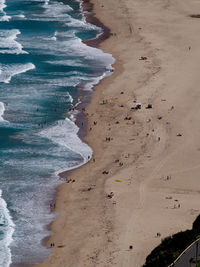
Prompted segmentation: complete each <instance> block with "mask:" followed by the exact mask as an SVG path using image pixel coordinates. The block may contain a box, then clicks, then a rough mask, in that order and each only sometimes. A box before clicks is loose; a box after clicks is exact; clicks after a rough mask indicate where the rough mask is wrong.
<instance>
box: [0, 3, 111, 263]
mask: <svg viewBox="0 0 200 267" xmlns="http://www.w3.org/2000/svg"><path fill="white" fill-rule="evenodd" d="M101 32H102V29H100V28H98V27H96V26H94V25H91V24H87V23H86V22H85V18H84V15H83V12H82V7H81V2H78V1H72V0H71V1H68V0H65V2H63V1H59V0H57V1H56V0H54V1H53V0H52V1H51V0H49V1H48V0H46V1H45V0H6V1H4V0H0V166H1V167H0V266H1V267H7V266H9V265H10V264H11V262H12V263H13V265H12V266H14V265H15V264H16V265H17V264H19V265H20V264H22V263H31V264H34V263H37V262H40V261H42V260H44V259H45V258H46V257H47V256H48V255H49V253H50V249H49V248H46V247H44V246H42V245H41V240H42V239H43V238H44V237H45V236H47V235H48V234H49V232H48V231H47V230H46V228H45V227H46V225H47V224H48V223H50V222H51V220H52V219H53V218H54V217H55V215H53V214H52V213H50V211H49V203H50V202H51V201H52V195H53V193H54V192H55V188H56V186H57V185H58V184H59V183H60V182H61V181H60V180H59V178H58V175H57V174H58V173H59V172H60V171H62V170H67V169H71V168H74V167H76V166H79V165H82V164H84V163H85V162H87V159H88V155H91V154H92V150H91V149H90V147H88V146H87V145H86V144H85V143H83V142H82V141H81V140H80V139H79V137H78V136H77V132H78V130H79V128H78V127H77V126H76V124H75V123H74V121H75V119H76V116H77V114H78V110H76V108H75V110H74V111H73V112H71V111H70V112H69V109H71V108H72V107H77V106H78V103H79V101H80V93H83V92H84V91H90V90H92V88H93V86H94V85H95V84H97V83H98V82H99V80H101V79H102V78H103V77H105V76H106V75H110V74H111V72H110V70H111V64H112V63H113V62H114V60H113V58H112V56H111V55H109V54H105V53H103V52H102V51H101V50H99V49H96V48H92V47H88V46H86V45H85V44H83V43H82V42H81V40H87V39H93V38H95V37H96V35H97V34H101ZM80 88H82V89H80Z"/></svg>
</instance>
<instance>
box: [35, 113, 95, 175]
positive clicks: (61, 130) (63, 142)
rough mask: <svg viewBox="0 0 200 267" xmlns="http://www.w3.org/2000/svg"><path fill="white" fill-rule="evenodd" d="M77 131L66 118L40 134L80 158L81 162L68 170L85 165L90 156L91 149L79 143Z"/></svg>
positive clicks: (74, 125) (73, 124)
mask: <svg viewBox="0 0 200 267" xmlns="http://www.w3.org/2000/svg"><path fill="white" fill-rule="evenodd" d="M78 131H79V128H78V127H77V126H76V124H75V123H74V122H73V121H71V120H69V119H68V118H66V119H65V120H63V121H58V122H57V124H56V125H53V126H51V127H49V128H47V129H44V130H43V131H41V132H40V135H41V136H43V137H46V138H48V139H50V140H51V141H52V142H54V143H56V144H58V145H60V146H64V147H67V148H68V149H70V150H71V151H73V152H75V153H77V154H79V155H80V156H81V158H82V161H81V162H80V163H79V164H77V165H75V166H73V167H68V170H71V169H74V168H77V167H79V166H81V165H83V164H85V163H86V162H87V161H88V160H89V159H90V158H91V156H92V149H91V148H90V147H89V146H88V145H87V144H86V143H84V142H82V141H81V139H80V138H79V137H78ZM65 170H66V169H65Z"/></svg>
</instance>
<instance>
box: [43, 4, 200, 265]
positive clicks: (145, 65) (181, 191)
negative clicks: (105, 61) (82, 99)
mask: <svg viewBox="0 0 200 267" xmlns="http://www.w3.org/2000/svg"><path fill="white" fill-rule="evenodd" d="M92 2H93V3H94V12H95V13H96V16H97V17H98V18H99V19H100V20H101V21H102V22H103V23H104V24H105V25H107V26H108V27H109V28H110V29H111V32H112V33H113V34H112V36H111V37H110V38H109V39H107V40H106V41H104V42H103V43H102V44H101V49H102V50H103V51H105V52H108V53H112V54H113V56H114V57H115V59H116V63H115V65H114V67H115V72H114V74H113V75H112V76H111V77H109V78H106V79H104V80H103V81H102V82H101V83H100V84H99V85H98V86H96V88H95V93H94V95H93V97H92V101H91V103H90V104H89V105H88V107H87V109H86V113H88V114H89V115H88V131H87V136H86V138H85V140H86V142H88V143H89V145H90V146H91V147H92V149H93V150H94V155H93V157H94V159H95V162H93V160H91V161H90V163H88V164H86V165H85V166H83V167H82V168H80V169H78V170H76V171H75V172H74V173H73V174H72V176H71V177H73V178H75V179H76V182H75V183H69V184H68V183H66V184H63V185H61V186H60V187H59V194H58V198H57V210H56V212H58V213H60V214H61V216H60V217H58V218H57V219H56V220H55V221H54V222H53V224H52V231H53V235H52V237H51V239H50V240H49V241H48V244H50V243H52V242H53V243H55V247H54V248H53V249H52V253H51V256H50V257H49V259H47V260H46V261H45V262H44V263H42V264H39V265H38V266H42V267H45V266H48V267H50V266H55V267H56V266H59V267H61V266H66V267H68V266H70V267H72V266H74V267H82V266H87V267H90V266H91V267H94V266H102V267H109V266H119V267H129V266H131V267H133V266H134V267H141V266H142V265H143V264H144V262H145V258H146V256H147V255H148V254H149V253H150V252H151V250H152V249H153V248H155V247H156V246H157V245H158V244H159V243H160V241H161V239H162V238H164V237H166V236H169V235H171V234H173V233H176V232H178V231H181V230H185V229H187V228H191V226H192V222H193V221H194V219H195V218H196V216H197V215H198V214H199V213H200V211H199V209H200V208H199V201H200V183H199V179H200V176H199V172H200V136H199V135H200V89H199V85H200V75H199V64H200V49H199V46H200V35H199V32H200V19H198V18H191V17H190V15H192V14H198V11H199V12H200V6H199V2H198V1H196V0H191V1H189V2H188V1H186V0H173V1H171V0H151V1H150V0H120V1H119V0H101V1H100V0H92ZM141 56H145V57H147V60H139V59H140V58H141ZM122 92H123V93H122ZM102 100H107V104H104V105H102V104H101V103H102ZM134 101H137V102H140V103H141V104H142V107H141V109H138V110H135V109H131V108H132V107H135V102H134ZM148 104H151V105H152V108H151V109H146V108H145V107H146V106H147V105H148ZM126 117H128V118H129V117H130V120H127V119H126V120H125V118H126ZM94 121H97V125H94V124H93V122H94ZM90 128H92V130H89V129H90ZM106 137H107V138H110V141H107V142H106ZM120 163H121V164H120ZM103 171H107V172H108V174H102V172H103ZM116 179H121V180H123V181H122V182H116V181H115V180H116ZM90 187H91V188H92V190H90V191H88V188H90ZM110 192H113V193H114V196H113V197H112V198H111V199H109V198H107V194H109V193H110ZM158 232H159V233H160V234H161V236H159V237H157V233H158ZM130 245H132V246H133V249H132V250H130V249H129V246H130Z"/></svg>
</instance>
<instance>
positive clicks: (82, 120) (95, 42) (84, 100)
mask: <svg viewBox="0 0 200 267" xmlns="http://www.w3.org/2000/svg"><path fill="white" fill-rule="evenodd" d="M81 1H82V2H83V3H82V5H83V12H87V13H86V14H85V13H84V16H85V19H86V22H87V23H90V24H93V25H95V26H97V27H99V28H101V29H102V33H101V34H100V35H99V36H98V37H97V38H94V39H91V40H82V42H83V43H84V44H86V45H88V46H91V47H96V48H98V47H99V46H100V44H101V43H102V42H104V41H105V40H106V39H108V38H109V37H110V35H111V33H110V29H109V28H108V27H106V26H105V25H104V24H103V23H102V22H101V21H100V20H99V19H98V18H97V17H96V16H95V14H94V13H93V6H94V4H93V3H91V1H90V0H81ZM111 75H113V74H111ZM111 75H108V76H105V77H104V78H103V79H106V78H108V77H110V76H111ZM103 79H102V80H103ZM102 80H100V81H99V83H98V84H97V85H94V87H93V89H92V91H87V90H86V91H84V90H83V88H82V86H80V88H79V91H80V93H79V95H78V98H80V99H81V100H80V103H79V104H78V106H77V107H76V110H78V114H77V115H76V119H75V124H76V125H77V126H78V128H79V130H78V133H77V135H78V137H79V138H80V139H81V140H82V141H83V142H84V143H86V144H87V145H88V146H89V144H88V142H87V141H86V140H85V138H86V135H87V131H88V130H87V128H88V127H87V124H88V117H87V114H86V113H85V111H84V110H85V109H86V107H87V106H88V105H89V103H90V102H91V101H92V100H91V99H92V96H93V94H94V93H95V92H94V88H95V87H96V86H98V85H99V84H100V83H101V82H102ZM88 163H89V161H88V162H86V163H83V164H82V165H80V166H77V167H74V168H73V169H71V170H66V171H61V172H59V173H58V176H59V178H60V179H66V178H67V177H69V176H72V174H73V173H74V172H76V171H77V170H79V169H81V168H82V167H83V166H84V165H86V164H88ZM64 183H65V182H64V181H63V183H62V184H60V185H58V186H57V188H56V189H55V192H54V194H53V199H52V202H53V203H57V198H58V195H59V191H60V189H59V188H60V187H62V185H63V184H64ZM56 206H57V205H56ZM52 213H56V214H59V213H58V212H57V208H55V209H54V211H52ZM59 216H62V213H61V214H60V215H59ZM55 220H57V217H56V218H55V219H54V220H53V221H52V222H50V223H49V224H48V225H47V226H46V228H47V229H48V230H49V231H50V232H51V231H52V225H53V224H54V222H55ZM52 235H54V232H53V231H52V234H51V235H49V236H46V237H44V238H43V239H42V240H41V243H42V245H44V246H46V247H49V246H48V243H50V242H51V239H52ZM49 257H50V256H49ZM45 262H46V260H45V261H44V263H45ZM42 263H43V262H41V263H37V264H34V265H32V264H29V263H23V266H24V267H26V266H27V267H28V266H36V265H37V266H38V265H40V264H42ZM11 266H12V265H11ZM16 267H17V266H16Z"/></svg>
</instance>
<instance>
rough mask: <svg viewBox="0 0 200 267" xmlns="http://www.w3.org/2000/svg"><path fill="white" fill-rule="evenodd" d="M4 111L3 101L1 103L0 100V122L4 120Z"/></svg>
mask: <svg viewBox="0 0 200 267" xmlns="http://www.w3.org/2000/svg"><path fill="white" fill-rule="evenodd" d="M4 111H5V106H4V103H3V102H0V122H2V121H6V120H4V118H3V115H4Z"/></svg>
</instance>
